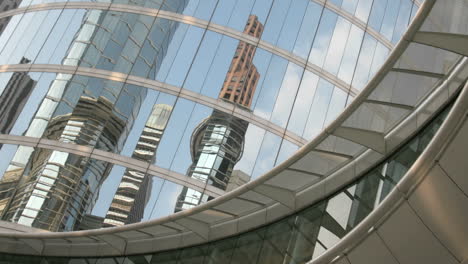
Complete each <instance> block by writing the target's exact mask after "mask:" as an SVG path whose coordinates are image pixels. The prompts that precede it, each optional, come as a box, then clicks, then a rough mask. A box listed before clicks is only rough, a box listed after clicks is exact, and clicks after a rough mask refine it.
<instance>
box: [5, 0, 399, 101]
mask: <svg viewBox="0 0 468 264" xmlns="http://www.w3.org/2000/svg"><path fill="white" fill-rule="evenodd" d="M314 2H316V3H319V4H321V5H324V2H322V1H318V0H315V1H314ZM325 6H326V7H327V8H329V9H330V10H333V12H335V13H338V14H339V15H341V16H342V17H344V18H346V19H347V20H349V21H350V22H351V23H353V24H354V25H356V26H358V27H359V28H361V29H362V30H363V31H365V32H368V33H369V34H370V35H372V36H373V37H374V38H375V39H377V40H378V41H379V42H380V43H382V44H383V45H385V46H386V47H387V48H388V49H390V50H391V49H392V48H393V47H394V45H393V44H392V43H391V42H390V41H388V40H387V39H385V38H384V37H383V36H381V35H380V34H379V33H378V32H376V31H375V30H373V29H371V28H368V27H367V26H366V23H364V22H363V21H361V20H359V19H358V18H356V17H355V16H353V15H352V14H350V13H348V12H346V11H343V10H341V9H340V8H339V7H337V6H335V5H333V4H330V3H327V4H326V5H325ZM53 9H95V10H109V11H117V12H126V13H133V14H141V15H147V16H154V17H159V18H164V19H169V20H173V21H178V22H181V23H184V24H189V25H193V26H197V27H200V28H204V29H208V30H210V31H213V32H217V33H220V34H223V35H226V36H229V37H232V38H234V39H237V40H240V41H244V42H246V43H249V44H252V45H255V46H257V47H259V48H262V49H264V50H267V51H269V52H271V53H273V54H275V55H278V56H280V57H282V58H284V59H286V60H288V61H290V62H293V63H295V64H297V65H299V66H301V67H304V68H306V69H307V70H309V71H311V72H313V73H314V74H316V75H318V76H320V77H322V78H324V79H325V80H327V81H329V82H331V83H333V84H334V85H335V86H336V87H338V88H340V89H342V90H343V91H345V92H348V91H349V92H350V93H351V95H353V96H355V95H357V94H358V93H359V90H358V89H356V88H354V87H352V86H351V85H350V84H347V83H346V82H344V81H343V80H340V79H339V78H338V77H336V76H334V75H333V74H331V73H329V72H327V71H325V70H324V69H321V68H320V67H318V66H316V65H311V64H310V63H308V61H307V60H306V59H304V58H301V57H299V56H297V55H295V54H293V53H291V52H289V51H287V50H284V49H281V48H279V47H277V46H274V45H272V44H270V43H268V42H265V41H263V40H261V39H258V38H255V37H252V36H250V35H248V34H245V33H243V32H240V31H237V30H234V29H232V28H230V27H226V26H222V25H218V24H215V23H212V22H209V21H206V20H203V19H199V18H196V17H192V16H186V15H182V14H179V13H175V12H171V11H166V10H160V9H155V8H147V7H141V6H135V5H126V4H115V3H90V2H60V3H45V4H38V5H31V6H27V7H21V8H17V9H13V10H9V11H6V12H3V13H0V19H1V18H4V17H9V16H13V15H18V14H23V13H29V12H37V11H44V10H53Z"/></svg>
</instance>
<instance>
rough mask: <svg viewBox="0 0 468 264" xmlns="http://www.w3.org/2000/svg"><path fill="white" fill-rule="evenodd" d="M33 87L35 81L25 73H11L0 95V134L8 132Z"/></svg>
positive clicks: (23, 62)
mask: <svg viewBox="0 0 468 264" xmlns="http://www.w3.org/2000/svg"><path fill="white" fill-rule="evenodd" d="M0 33H1V30H0ZM29 62H30V60H28V59H26V58H22V59H21V61H20V64H27V63H29ZM35 85H36V81H34V80H33V79H31V77H29V75H28V73H27V72H15V73H13V75H12V76H11V78H10V80H9V81H8V83H7V85H6V86H5V89H4V90H3V93H1V95H0V133H2V134H8V133H9V132H10V130H11V128H12V126H13V125H14V124H15V120H16V118H17V117H18V116H19V114H20V113H21V110H22V109H23V107H24V104H25V103H26V101H27V100H28V97H29V95H30V94H31V91H32V90H33V88H34V86H35Z"/></svg>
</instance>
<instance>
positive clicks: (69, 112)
mask: <svg viewBox="0 0 468 264" xmlns="http://www.w3.org/2000/svg"><path fill="white" fill-rule="evenodd" d="M143 2H144V3H147V2H145V1H142V3H143ZM156 2H160V1H156ZM186 5H187V1H186V0H174V1H172V3H171V8H175V9H176V10H178V9H181V10H183V9H184V8H185V6H186ZM96 21H99V23H97V22H96ZM96 23H97V24H100V25H105V26H101V27H100V26H97V24H96ZM141 25H145V26H148V27H149V28H150V29H154V30H153V31H151V30H146V31H145V30H143V31H142V30H138V28H140V27H141ZM177 28H178V23H172V22H170V23H167V22H166V21H164V20H161V19H158V18H154V20H153V21H152V22H150V21H149V20H148V19H147V17H146V16H135V15H133V14H129V13H119V12H111V11H101V10H91V11H87V13H86V14H85V16H84V17H83V21H82V27H81V30H80V31H78V32H77V34H76V35H75V39H74V41H73V42H72V43H71V44H70V47H69V50H68V55H67V56H66V57H65V58H64V60H63V63H64V64H66V65H79V66H85V67H99V68H103V69H109V70H117V69H118V70H120V71H124V72H125V71H128V72H130V73H131V71H132V69H133V68H134V67H135V68H136V67H137V66H138V69H137V70H138V71H139V74H140V75H142V73H143V72H147V76H146V77H148V78H154V76H155V75H156V73H157V72H158V70H159V68H160V65H161V64H162V61H163V59H164V57H165V53H166V52H167V47H168V46H169V45H170V42H171V39H172V37H173V35H174V33H175V31H176V30H177ZM151 33H153V34H157V36H158V43H152V42H151V40H149V38H150V34H151ZM133 35H138V37H135V36H133ZM132 36H133V37H132ZM147 39H148V40H147ZM135 41H137V42H138V41H140V42H141V43H135ZM146 42H148V43H150V42H151V43H150V45H143V44H144V43H145V44H146ZM135 45H136V46H138V47H140V49H137V52H135V48H134V47H135ZM148 49H151V50H152V51H153V52H152V53H151V54H152V55H153V57H152V59H151V60H148V58H147V57H144V56H143V55H141V54H142V53H143V51H145V52H147V51H148ZM126 50H131V54H127V53H126V52H125V51H126ZM145 54H146V53H145ZM141 61H143V62H145V64H144V65H146V66H145V67H143V66H141V65H142V64H141V63H140V62H141ZM145 69H146V70H145ZM146 93H147V89H146V88H143V87H139V86H134V85H128V84H124V83H119V82H113V81H111V80H103V79H98V78H90V77H85V76H79V75H73V76H70V75H66V74H58V75H57V78H56V79H55V80H54V81H53V82H52V84H51V86H50V88H49V91H48V94H47V95H46V97H45V99H44V101H43V102H42V104H41V105H40V106H39V110H38V111H37V113H36V114H35V116H34V117H33V120H32V123H31V125H30V128H29V130H28V131H26V133H25V134H26V135H31V136H35V137H43V138H47V139H52V140H56V141H61V142H66V143H75V144H79V145H85V146H89V147H91V148H96V149H100V150H104V151H109V152H119V151H120V150H121V149H122V147H123V144H124V142H125V139H126V138H127V136H128V133H129V131H130V130H131V127H132V126H133V122H134V118H135V116H136V114H137V113H138V111H139V109H140V107H141V103H142V102H143V100H144V99H145V97H146ZM9 105H11V104H9ZM12 112H14V111H12ZM12 123H13V122H12ZM135 155H140V156H145V155H149V154H145V153H143V152H142V153H140V154H138V153H136V154H135ZM111 168H112V164H110V163H107V162H103V161H96V160H93V159H89V158H86V157H79V156H77V155H72V154H69V155H66V154H64V153H62V152H59V151H49V150H46V149H36V150H35V151H34V152H32V153H31V154H30V156H29V160H28V161H27V162H26V164H24V171H23V175H22V176H20V179H19V180H18V181H17V186H16V190H15V192H14V194H12V197H11V199H10V201H9V204H8V205H6V206H5V210H4V211H3V216H2V219H4V220H8V221H12V222H19V223H21V224H25V225H29V226H33V227H38V228H42V229H46V230H51V231H62V230H73V229H77V228H78V226H79V223H80V220H81V219H82V218H83V216H84V215H86V214H89V213H90V212H91V210H92V207H93V205H94V203H95V202H96V200H97V198H98V197H99V187H100V186H101V185H102V183H103V182H104V181H105V179H106V177H107V176H108V175H109V173H110V170H111ZM143 182H145V181H143ZM143 185H145V186H146V185H148V186H149V185H151V183H150V182H149V180H147V181H146V183H143ZM136 199H140V198H139V196H138V197H137V198H136ZM141 199H144V198H141ZM135 210H136V209H135ZM137 211H138V210H137ZM132 215H139V213H137V212H134V213H133V214H132ZM136 218H138V216H136Z"/></svg>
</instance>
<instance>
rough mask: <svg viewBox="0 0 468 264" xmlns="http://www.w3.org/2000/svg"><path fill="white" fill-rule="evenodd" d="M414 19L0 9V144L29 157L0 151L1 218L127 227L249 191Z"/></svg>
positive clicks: (289, 0) (277, 0)
mask: <svg viewBox="0 0 468 264" xmlns="http://www.w3.org/2000/svg"><path fill="white" fill-rule="evenodd" d="M417 8H418V7H417V5H416V4H414V3H413V2H412V1H410V0H401V1H390V0H389V1H380V0H374V1H372V0H353V1H334V0H328V1H325V3H322V2H321V1H310V0H238V1H232V0H203V1H201V0H200V1H198V0H132V1H127V0H119V1H62V2H58V1H51V0H22V1H21V0H5V1H2V3H0V65H1V69H0V133H1V134H2V135H12V136H26V137H28V138H29V139H31V140H37V142H38V143H36V144H32V143H31V144H29V143H27V142H25V143H24V144H2V145H0V156H1V157H2V159H1V160H0V175H2V176H1V178H0V195H1V200H0V217H1V219H2V220H5V221H11V222H15V223H19V224H22V225H27V226H30V227H34V228H39V229H44V230H48V231H73V230H85V229H96V228H102V227H114V226H122V225H125V224H131V223H137V222H141V221H146V220H150V219H156V218H160V217H164V216H168V215H170V214H173V213H176V212H179V211H182V210H185V209H190V208H193V207H194V206H197V205H200V204H202V203H204V202H206V201H209V200H212V199H215V198H216V197H218V196H221V195H223V194H224V193H226V192H228V191H232V190H234V189H235V188H237V187H238V186H240V185H242V184H244V183H246V182H249V181H251V180H255V179H256V178H258V177H260V176H261V175H263V174H264V173H266V172H268V171H269V170H270V169H272V168H273V167H274V166H276V165H278V164H280V163H281V162H283V161H284V160H286V159H287V158H288V157H289V156H291V155H292V154H293V153H294V152H295V151H296V150H298V149H299V148H300V147H302V146H303V145H304V144H305V143H307V142H308V141H310V140H311V139H313V138H314V137H315V136H317V135H318V134H319V133H320V132H321V131H322V130H323V128H324V127H325V126H327V125H328V124H330V123H331V122H332V121H333V120H334V119H335V118H336V117H337V116H338V114H339V113H341V111H342V110H343V109H344V108H345V107H346V106H347V105H348V104H349V103H350V102H351V101H352V100H353V98H354V97H355V96H356V95H357V94H358V93H359V92H360V91H361V90H362V88H363V87H364V86H365V84H366V83H367V82H368V81H369V79H370V78H371V77H372V76H373V75H374V74H375V73H376V71H377V70H378V69H379V67H380V66H381V65H382V63H383V62H384V61H385V59H386V58H387V56H388V54H389V52H390V50H391V49H392V48H393V46H394V44H395V43H396V42H397V41H398V40H399V39H400V38H401V35H402V34H403V33H404V31H405V29H406V27H407V25H408V23H409V22H410V20H411V18H412V16H414V14H415V11H416V10H417ZM356 21H357V22H356ZM358 22H359V23H358ZM259 232H260V231H259ZM262 232H263V231H262ZM273 233H274V232H273ZM259 234H260V233H259ZM261 236H262V237H263V236H265V234H263V233H262V235H261ZM251 239H253V240H255V238H254V237H252V238H246V242H245V243H250V242H249V241H250V240H251ZM253 240H252V241H253ZM226 243H227V242H226ZM187 254H194V256H195V255H196V254H198V253H196V252H192V253H187ZM239 257H240V255H239ZM129 263H131V262H129Z"/></svg>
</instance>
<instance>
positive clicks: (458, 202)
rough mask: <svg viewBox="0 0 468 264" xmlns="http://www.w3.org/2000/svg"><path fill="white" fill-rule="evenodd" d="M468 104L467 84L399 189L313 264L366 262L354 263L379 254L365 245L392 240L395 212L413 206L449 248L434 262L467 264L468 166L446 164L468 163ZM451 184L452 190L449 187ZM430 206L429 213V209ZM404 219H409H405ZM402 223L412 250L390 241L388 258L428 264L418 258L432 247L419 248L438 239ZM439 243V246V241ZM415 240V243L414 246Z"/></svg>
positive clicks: (423, 223) (423, 224)
mask: <svg viewBox="0 0 468 264" xmlns="http://www.w3.org/2000/svg"><path fill="white" fill-rule="evenodd" d="M467 106H468V82H465V87H464V88H463V90H462V92H461V94H460V96H459V98H458V99H457V102H456V103H455V105H454V106H453V107H452V109H451V111H450V113H449V114H448V116H447V118H446V120H445V122H444V123H443V124H442V126H441V127H440V128H439V130H438V132H437V134H436V135H435V136H434V138H433V139H432V141H431V142H430V143H429V145H428V146H427V148H426V150H425V151H424V152H423V153H422V154H421V156H420V157H419V158H418V160H417V161H416V162H415V163H414V165H413V166H412V167H411V168H410V170H409V171H408V172H407V173H406V174H405V175H404V176H403V178H402V180H401V181H400V182H399V183H398V184H397V185H396V188H394V189H393V190H392V191H391V192H390V193H389V195H388V196H387V197H386V199H385V200H384V201H383V202H382V203H381V204H380V205H379V206H378V207H377V208H376V209H375V210H374V211H373V212H372V213H370V214H369V215H368V216H367V217H366V218H365V219H364V220H363V221H362V222H361V223H360V224H359V225H358V226H357V227H356V228H354V229H353V230H352V231H351V232H350V233H348V234H347V235H346V236H345V237H344V238H342V239H341V240H340V242H338V243H337V244H336V245H335V246H333V247H332V248H330V249H328V250H327V251H326V252H325V253H324V254H322V255H321V256H319V257H318V258H316V259H315V260H313V261H311V262H309V263H310V264H319V263H320V264H326V263H336V261H337V260H338V259H343V258H344V259H347V260H348V261H349V262H350V263H352V264H354V263H361V262H354V261H357V259H365V258H366V257H369V256H372V255H373V254H375V252H370V251H371V250H374V249H375V248H373V247H370V246H367V247H366V246H365V245H369V243H372V242H371V240H372V239H373V238H374V237H375V236H377V237H379V238H380V239H381V240H382V241H381V242H380V243H382V242H383V243H386V241H387V240H390V239H389V238H388V234H387V233H386V232H385V230H386V229H388V227H387V225H390V224H389V222H390V219H392V218H395V217H397V216H395V215H397V214H399V213H401V211H403V210H405V209H408V207H409V209H411V210H410V212H411V211H413V212H412V213H411V214H414V215H415V216H417V217H418V218H419V219H420V220H419V221H418V222H419V225H420V226H419V228H421V229H422V230H426V231H429V232H427V233H429V234H431V235H433V236H434V238H435V239H434V240H435V241H437V242H438V243H440V246H441V248H443V249H442V250H444V249H445V250H446V252H438V254H440V255H442V254H443V255H445V257H446V258H447V260H445V261H443V262H440V261H436V260H433V261H434V262H430V263H465V262H463V260H466V259H468V252H467V251H466V245H467V242H468V241H467V239H468V237H467V236H466V234H468V227H467V225H466V220H467V219H468V210H467V209H466V203H463V201H465V202H466V201H468V200H467V199H468V193H467V191H468V185H466V179H465V180H463V178H466V177H465V176H466V170H465V171H463V169H461V168H458V169H455V168H452V169H451V170H452V171H451V172H450V173H449V172H447V170H448V167H445V166H447V165H445V163H447V162H448V161H450V163H452V165H454V163H457V162H463V158H461V157H466V155H468V148H467V147H466V142H468V133H467V128H468V108H467ZM444 165H445V166H444ZM459 166H460V167H465V168H466V167H467V166H466V164H463V165H462V164H459ZM457 174H458V175H457ZM463 181H464V182H463ZM440 183H444V184H440ZM450 186H452V187H450ZM449 187H450V189H451V191H448V190H447V188H449ZM463 197H464V198H463ZM421 199H427V200H430V201H431V202H430V203H429V202H428V201H427V200H426V201H424V200H421ZM440 199H446V201H445V202H447V201H448V200H450V201H453V203H452V204H451V205H447V204H444V205H443V206H442V207H440V206H441V205H442V204H440V202H442V201H441V200H440ZM422 202H424V205H421V203H422ZM443 207H444V208H443ZM445 208H446V209H445ZM429 210H430V213H428V211H429ZM444 213H446V214H449V215H450V216H452V217H453V218H449V217H447V216H446V215H444V216H442V215H441V214H444ZM409 216H410V215H404V216H403V217H402V216H400V219H399V220H400V222H401V223H408V224H409V223H410V222H412V221H414V220H413V219H410V217H409ZM404 217H407V218H406V219H405V218H404ZM437 218H439V219H437ZM454 218H456V219H454ZM401 220H403V221H401ZM405 220H406V221H405ZM439 225H444V226H445V227H440V226H439ZM399 227H400V228H399V230H398V233H399V236H401V241H400V242H401V243H404V244H407V245H409V248H408V249H407V250H398V249H396V248H394V247H393V246H392V245H391V244H388V242H387V243H386V244H387V245H385V247H384V248H381V249H380V250H382V251H383V252H388V253H390V255H388V256H389V257H390V256H391V258H396V259H397V261H398V263H403V262H404V259H408V258H412V260H413V261H414V262H413V263H429V262H419V261H420V259H418V258H421V257H422V256H423V255H431V254H430V253H429V252H427V251H426V253H427V254H426V253H425V254H421V252H418V251H416V250H415V249H421V248H422V249H426V250H427V249H429V248H431V247H432V246H433V245H431V243H434V241H427V240H421V239H420V238H414V237H413V238H412V237H411V236H406V235H403V233H401V232H402V229H405V228H404V225H400V226H399ZM395 229H396V227H395ZM441 229H446V230H441ZM448 229H450V230H448ZM382 230H383V231H382ZM404 239H408V240H409V241H406V242H403V240H404ZM437 242H436V243H434V244H436V245H437ZM411 244H413V245H412V246H411ZM415 245H417V247H415ZM413 247H415V248H413ZM395 251H397V252H395ZM384 255H385V254H380V256H381V257H384ZM392 255H393V256H392ZM439 257H440V256H439ZM418 260H419V261H418ZM379 261H380V262H385V259H379ZM451 261H456V262H451Z"/></svg>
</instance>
